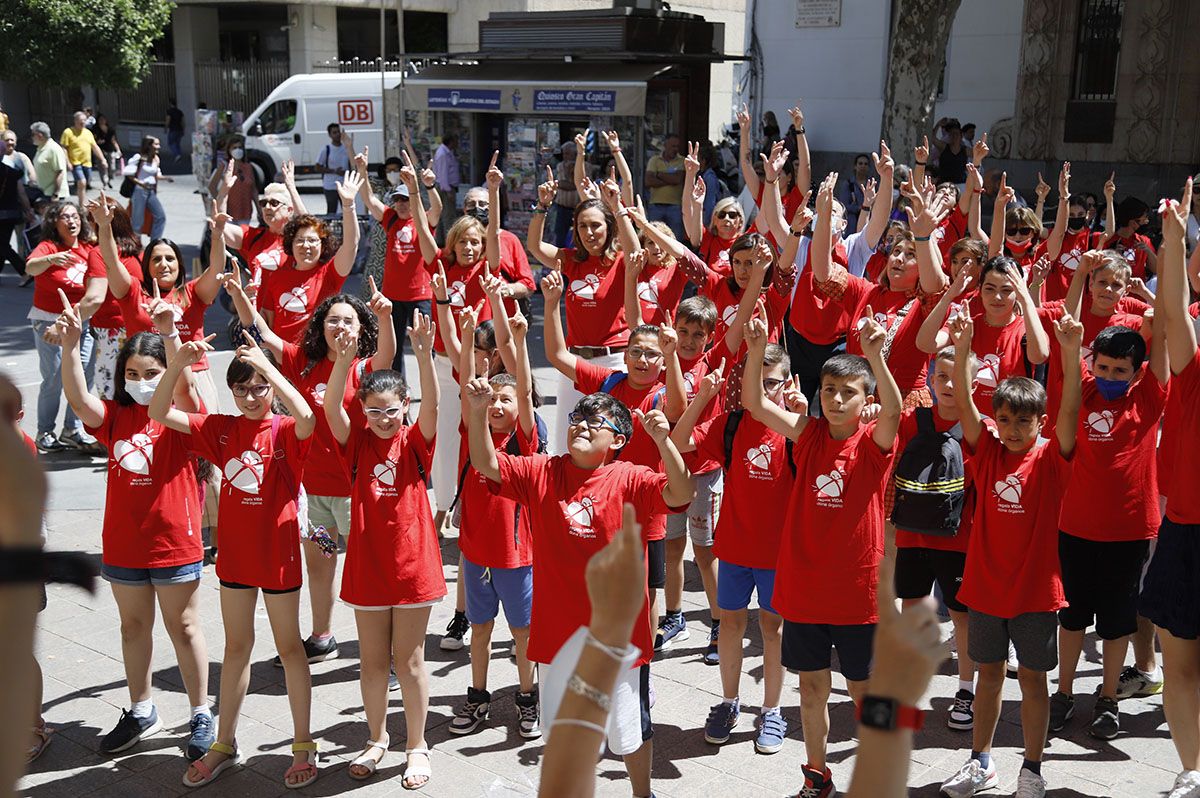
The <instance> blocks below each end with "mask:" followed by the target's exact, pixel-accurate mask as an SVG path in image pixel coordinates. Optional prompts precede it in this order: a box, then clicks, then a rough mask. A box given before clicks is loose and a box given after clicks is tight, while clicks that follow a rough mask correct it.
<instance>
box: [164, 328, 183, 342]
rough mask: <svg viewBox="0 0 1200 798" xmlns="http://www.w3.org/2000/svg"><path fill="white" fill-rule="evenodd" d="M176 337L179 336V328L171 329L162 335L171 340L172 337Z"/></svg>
mask: <svg viewBox="0 0 1200 798" xmlns="http://www.w3.org/2000/svg"><path fill="white" fill-rule="evenodd" d="M178 337H179V330H171V332H170V333H169V334H167V335H164V336H163V338H166V339H167V340H171V339H173V338H178Z"/></svg>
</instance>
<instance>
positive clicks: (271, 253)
mask: <svg viewBox="0 0 1200 798" xmlns="http://www.w3.org/2000/svg"><path fill="white" fill-rule="evenodd" d="M282 262H283V250H281V249H268V250H267V251H266V252H261V253H259V255H258V257H257V258H255V259H254V265H255V266H257V267H258V268H260V269H262V270H263V271H264V272H273V271H275V270H276V269H278V268H279V265H280V264H281V263H282Z"/></svg>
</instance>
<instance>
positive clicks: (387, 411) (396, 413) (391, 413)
mask: <svg viewBox="0 0 1200 798" xmlns="http://www.w3.org/2000/svg"><path fill="white" fill-rule="evenodd" d="M363 412H364V413H365V414H366V416H367V418H369V419H371V420H372V421H379V420H380V419H381V418H383V417H384V416H387V417H388V418H391V419H397V418H400V416H401V414H402V413H404V405H392V406H391V407H368V408H367V409H366V410H364V411H363Z"/></svg>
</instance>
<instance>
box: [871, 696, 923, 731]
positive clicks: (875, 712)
mask: <svg viewBox="0 0 1200 798" xmlns="http://www.w3.org/2000/svg"><path fill="white" fill-rule="evenodd" d="M857 714H858V722H859V723H861V724H862V725H864V726H866V727H867V728H870V729H879V730H881V731H895V730H896V729H912V730H913V731H920V729H921V727H922V726H924V725H925V713H924V712H923V711H921V710H919V709H917V708H916V707H906V706H903V705H902V704H901V703H900V702H899V701H897V700H896V699H894V698H881V697H879V696H873V695H869V696H864V697H863V700H862V703H861V704H859V706H858V713H857Z"/></svg>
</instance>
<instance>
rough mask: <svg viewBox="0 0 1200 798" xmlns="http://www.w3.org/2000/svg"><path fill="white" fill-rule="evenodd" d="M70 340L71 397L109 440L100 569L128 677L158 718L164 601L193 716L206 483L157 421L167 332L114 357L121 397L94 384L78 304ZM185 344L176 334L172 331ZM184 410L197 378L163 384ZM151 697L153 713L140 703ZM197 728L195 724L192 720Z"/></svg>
mask: <svg viewBox="0 0 1200 798" xmlns="http://www.w3.org/2000/svg"><path fill="white" fill-rule="evenodd" d="M58 329H59V330H60V331H61V336H62V346H63V361H62V379H63V387H64V389H65V391H66V395H67V401H68V402H70V404H71V407H72V408H74V409H75V412H76V413H77V414H78V415H79V418H80V419H81V420H82V421H83V423H84V425H85V426H86V427H87V429H88V430H89V431H90V432H91V433H92V434H94V435H95V436H96V437H97V438H98V439H99V440H100V441H101V442H102V443H103V444H104V445H105V446H106V447H107V449H108V479H107V482H108V488H107V492H106V496H105V501H104V523H103V529H102V531H101V559H102V564H101V569H100V572H101V575H102V576H103V577H104V578H105V579H106V580H107V581H108V582H109V583H110V584H111V585H112V592H113V598H114V599H115V600H116V602H117V610H118V612H119V613H120V616H121V626H122V630H123V634H122V643H123V646H122V648H123V652H124V657H123V659H124V664H125V681H126V685H127V687H128V689H129V700H130V704H131V705H132V706H133V707H134V708H135V716H136V717H137V718H138V719H139V721H140V722H142V723H145V724H146V725H147V726H150V725H152V724H153V723H154V722H156V721H157V719H158V718H157V711H156V710H155V709H154V708H153V695H152V693H151V678H150V677H151V674H150V661H151V659H152V655H153V635H152V631H153V629H154V616H155V609H154V605H155V603H156V602H155V599H157V603H158V605H159V606H160V607H161V608H162V615H163V622H164V625H165V626H166V629H167V634H168V636H169V637H170V638H171V642H172V643H173V644H174V647H175V651H176V655H177V657H178V664H179V672H180V675H181V676H182V678H183V684H184V688H185V689H186V690H187V694H188V700H189V702H190V706H191V707H193V711H192V715H193V717H195V716H197V715H202V716H204V720H206V721H207V722H206V723H203V724H201V725H202V726H205V727H207V728H209V729H211V728H212V713H211V712H210V711H209V710H208V653H207V650H206V647H205V642H204V633H203V632H202V631H201V628H200V619H199V593H198V590H197V588H199V586H200V571H201V566H202V564H203V563H202V560H203V557H204V551H203V546H202V544H201V539H200V491H199V488H198V485H197V482H196V461H195V459H194V458H193V457H192V456H191V453H190V452H189V451H188V447H187V441H186V437H185V436H184V435H182V434H180V433H179V432H177V431H175V430H172V429H168V428H166V427H164V426H163V425H162V424H161V423H159V422H157V421H152V420H151V419H150V417H149V415H148V413H147V410H146V406H147V405H148V404H149V402H150V398H151V396H153V394H154V391H155V387H156V384H157V383H158V382H159V381H160V380H163V379H164V376H163V375H164V372H165V371H166V368H167V350H166V349H165V348H164V346H163V339H162V338H161V337H159V336H158V335H155V334H150V333H141V334H139V335H138V336H136V337H135V338H133V339H130V341H129V342H128V344H126V345H125V346H124V347H123V348H122V350H121V354H120V356H119V357H118V359H117V361H116V366H117V367H118V371H117V372H116V374H117V385H116V392H115V398H114V399H100V398H98V397H96V396H94V395H92V394H91V393H90V392H89V391H88V387H87V382H86V380H85V379H84V370H83V362H82V361H81V360H80V357H79V354H80V352H79V341H80V336H81V335H82V334H85V333H84V331H83V324H82V322H81V321H80V319H79V316H78V314H76V313H75V311H74V310H69V311H65V312H64V313H63V314H62V318H61V320H60V322H59V324H58ZM168 340H170V342H171V348H172V349H177V348H178V343H177V341H178V339H168ZM164 390H165V392H166V393H167V396H168V399H167V401H170V396H171V395H172V392H173V394H174V401H175V403H176V406H177V407H178V408H179V412H181V413H182V412H183V411H189V410H191V411H194V410H200V409H202V405H201V403H200V399H199V395H198V394H197V393H196V392H195V390H194V387H193V385H192V381H191V380H190V379H179V380H176V381H174V382H172V383H171V384H169V385H166V386H164ZM147 703H149V704H150V710H149V712H142V711H141V710H137V708H138V707H139V705H141V706H143V707H144V706H145V704H147ZM124 725H125V721H124V720H123V721H122V724H120V725H118V727H117V729H114V730H113V732H111V733H110V734H109V735H107V736H106V737H105V739H104V740H103V741H101V744H100V747H101V750H104V751H111V750H113V749H114V748H117V747H119V746H121V745H126V744H128V743H129V740H128V737H127V735H126V733H125V732H124V731H122V727H123V726H124ZM193 728H195V727H193ZM201 737H202V735H195V734H194V735H193V737H192V739H191V740H189V743H188V753H189V754H190V755H191V756H193V757H198V756H201V755H202V754H203V753H204V752H205V750H206V749H207V744H206V743H207V742H211V738H210V739H208V740H203V739H201Z"/></svg>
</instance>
